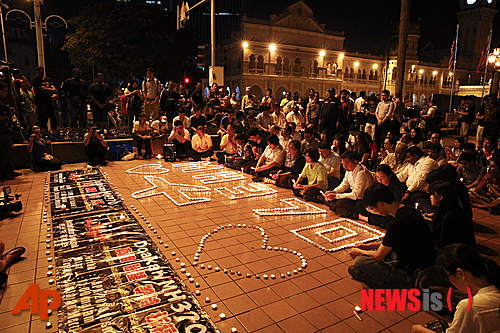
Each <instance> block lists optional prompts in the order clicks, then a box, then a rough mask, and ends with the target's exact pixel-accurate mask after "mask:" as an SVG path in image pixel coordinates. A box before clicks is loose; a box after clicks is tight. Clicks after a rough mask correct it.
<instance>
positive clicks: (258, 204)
mask: <svg viewBox="0 0 500 333" xmlns="http://www.w3.org/2000/svg"><path fill="white" fill-rule="evenodd" d="M157 162H158V161H157V160H153V161H151V163H157ZM139 164H144V161H128V162H110V163H109V164H108V166H106V167H105V168H104V171H105V172H107V173H108V175H109V177H110V178H111V180H112V182H113V185H114V186H116V187H117V188H118V191H119V192H120V194H122V196H123V197H124V199H125V201H124V202H125V204H126V205H127V206H128V207H129V208H130V205H134V206H135V207H137V208H138V209H139V211H140V212H141V213H142V214H143V215H144V216H146V217H147V219H148V220H149V221H150V222H151V224H152V225H153V226H154V227H155V228H156V230H158V235H161V236H162V240H163V241H164V242H165V243H167V244H168V245H169V247H168V248H164V247H163V246H162V247H161V249H162V251H163V252H164V254H165V256H166V257H167V259H169V261H170V262H171V264H172V266H173V267H174V268H175V269H176V270H177V273H178V274H179V275H180V276H181V277H185V275H184V274H182V273H181V272H180V269H181V267H180V262H184V263H186V268H187V272H189V273H191V274H192V276H193V277H194V278H195V280H196V281H197V282H199V283H200V287H199V288H195V287H194V285H193V284H190V283H189V282H187V278H185V280H186V284H187V286H188V287H189V288H190V289H191V290H192V291H193V292H194V290H195V289H200V290H201V296H198V298H199V301H200V303H201V304H202V306H203V307H204V309H205V310H206V311H207V313H208V314H209V315H210V316H211V317H212V319H213V320H214V321H215V322H216V325H217V327H218V328H219V329H220V330H221V332H231V328H233V327H235V328H237V329H238V332H266V333H271V332H291V333H293V332H301V333H302V332H409V328H410V327H411V325H413V323H426V322H427V321H429V320H431V319H433V317H432V316H431V315H429V314H428V313H424V312H418V313H412V312H409V311H406V312H370V313H362V314H360V315H361V317H362V319H363V320H362V321H359V320H358V319H357V318H356V317H355V315H354V313H353V309H354V306H355V305H358V304H359V298H360V293H359V290H360V288H361V284H360V283H359V282H357V281H355V280H353V279H351V278H350V276H349V274H348V273H347V267H348V266H349V265H350V263H351V261H352V260H351V259H350V257H349V256H348V255H347V253H346V251H339V252H335V253H330V254H329V253H325V252H323V251H321V250H319V249H317V248H315V247H313V246H311V245H310V244H308V243H306V242H304V241H302V240H300V239H299V238H297V237H295V236H293V235H292V234H291V233H290V232H289V230H290V229H293V228H298V227H303V226H307V225H311V224H315V223H319V222H322V221H329V220H333V219H335V218H337V216H336V215H335V214H334V213H333V212H331V211H328V213H327V214H326V215H315V216H277V217H276V216H271V217H262V216H257V215H256V214H254V213H253V212H252V209H254V208H273V207H277V206H279V200H280V199H284V198H288V197H291V196H292V193H291V191H288V190H283V189H278V192H277V193H276V194H273V195H270V196H264V197H257V198H247V199H239V200H233V201H232V200H229V199H228V198H227V197H225V196H223V195H221V194H220V193H217V192H215V191H213V190H212V193H211V195H210V197H211V199H212V201H210V202H206V203H199V204H194V205H187V206H183V207H177V206H176V205H175V204H174V203H173V202H171V201H170V200H169V199H167V198H166V197H164V196H157V197H152V198H146V199H140V200H135V199H133V198H132V196H131V193H132V192H135V191H138V190H141V189H143V188H146V187H149V186H150V184H149V183H148V182H146V181H145V180H144V179H143V177H142V176H140V175H130V174H126V173H125V170H127V169H129V168H131V167H134V166H137V165H139ZM162 164H163V165H165V166H166V167H167V168H169V169H170V172H169V173H167V174H165V175H162V176H163V177H165V178H166V179H169V180H172V181H175V182H176V183H186V184H197V185H201V184H200V183H198V182H197V181H195V180H194V179H192V175H191V174H184V173H182V172H180V171H178V170H173V168H171V166H170V163H165V162H162ZM84 166H85V165H84V164H73V165H68V166H65V168H68V169H69V168H75V167H84ZM22 172H23V176H21V177H18V178H17V179H16V180H14V181H9V182H5V183H4V184H2V185H3V186H5V185H10V186H11V188H12V192H13V193H21V194H22V195H23V196H22V197H21V201H22V202H23V206H24V209H23V211H22V214H20V215H19V216H18V217H14V218H7V219H4V220H3V221H0V239H2V240H3V241H4V242H5V243H6V247H7V249H9V248H12V247H14V246H24V247H26V248H27V252H26V255H25V256H26V257H27V259H26V260H24V261H22V262H20V263H18V264H16V265H13V266H12V267H11V268H10V270H9V279H8V284H7V287H6V288H5V289H4V290H3V291H1V292H0V331H1V332H16V333H19V332H56V331H57V319H56V316H55V315H53V316H51V317H50V318H49V321H50V322H52V323H53V327H52V328H51V329H47V328H46V326H45V325H46V322H44V321H41V320H40V319H39V317H38V315H31V314H29V313H28V312H27V311H24V312H22V313H21V314H20V315H11V314H10V311H11V310H12V308H13V307H14V305H15V304H16V302H17V301H18V300H19V298H20V296H21V295H22V294H23V293H24V290H25V289H26V287H27V286H28V285H29V284H30V283H35V282H36V283H40V284H41V287H44V288H45V287H48V286H49V284H48V277H47V275H46V273H47V266H48V263H47V260H46V255H45V250H46V249H45V246H46V243H45V239H46V226H45V225H43V224H41V220H42V219H41V214H42V208H43V202H42V199H43V186H44V174H35V173H33V172H31V171H30V170H23V171H22ZM246 178H247V180H246V182H250V181H251V180H250V176H248V175H247V176H246ZM243 183H245V181H243V182H242V181H235V182H230V183H225V184H224V186H237V185H240V184H243ZM207 186H208V187H210V188H211V189H213V188H215V187H219V186H220V184H213V185H207ZM474 221H475V224H476V237H477V241H478V244H479V249H480V251H481V252H483V253H485V254H487V255H489V256H490V257H491V258H492V259H493V260H495V261H497V262H500V259H499V256H498V251H499V250H500V237H499V232H500V218H499V217H498V216H491V215H489V214H488V213H487V212H485V211H482V210H476V209H475V210H474ZM228 223H240V224H252V225H258V226H260V227H262V228H264V229H265V231H266V233H267V234H268V236H269V241H268V245H270V246H273V247H274V246H278V247H287V248H290V249H294V250H296V251H299V252H301V253H302V254H303V255H304V257H305V258H306V259H307V261H308V267H307V269H305V270H304V271H303V272H300V273H299V274H293V273H292V276H291V277H287V278H285V279H282V278H280V273H284V274H286V272H292V271H293V270H294V269H296V268H297V267H298V266H299V265H300V261H299V260H298V258H297V257H296V256H294V255H291V254H284V253H283V252H279V251H269V250H263V249H261V245H262V238H261V235H260V233H259V231H257V230H255V229H243V228H236V229H229V230H224V231H220V232H218V233H217V234H213V235H212V236H211V237H210V238H208V239H207V241H206V244H205V248H204V251H203V252H202V253H201V254H200V258H199V262H198V265H197V266H193V265H192V263H193V255H194V253H195V252H196V250H197V248H198V244H199V242H200V239H201V238H202V237H203V235H205V234H206V233H207V232H208V231H210V230H212V229H213V228H215V227H217V226H220V225H224V224H228ZM147 232H148V233H150V236H151V238H152V239H153V240H154V241H158V239H157V237H156V236H157V235H156V234H153V232H152V231H150V230H149V229H147ZM172 251H174V252H176V254H175V256H172V254H171V253H172ZM177 257H179V258H180V262H176V261H175V260H174V259H175V258H177ZM201 264H204V266H205V268H201ZM208 265H211V267H212V269H211V270H209V269H208V268H207V267H208ZM217 266H218V267H221V268H226V269H228V270H233V271H234V272H237V271H241V272H251V273H257V274H260V275H261V276H262V275H263V274H268V275H269V276H270V274H275V275H276V276H277V278H276V279H270V278H269V279H263V278H261V279H255V278H254V277H252V278H247V277H246V276H245V274H242V275H241V276H239V275H237V274H233V275H232V274H224V273H223V272H222V271H220V272H215V269H214V268H215V267H217ZM205 297H210V299H211V304H213V303H216V304H217V305H218V308H217V310H213V309H212V308H211V306H210V304H207V303H206V302H205V301H204V300H205ZM221 312H224V313H225V314H226V317H227V319H226V320H223V321H221V320H220V319H219V314H220V313H221Z"/></svg>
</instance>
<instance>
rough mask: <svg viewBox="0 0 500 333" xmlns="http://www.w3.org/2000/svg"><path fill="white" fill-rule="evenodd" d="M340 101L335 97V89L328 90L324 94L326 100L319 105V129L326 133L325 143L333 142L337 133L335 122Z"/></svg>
mask: <svg viewBox="0 0 500 333" xmlns="http://www.w3.org/2000/svg"><path fill="white" fill-rule="evenodd" d="M339 113H340V101H339V100H338V99H337V98H336V97H335V88H330V89H328V90H327V92H326V98H325V101H324V102H323V104H322V105H321V110H320V113H319V129H320V131H321V132H323V131H325V130H326V131H327V132H326V141H328V142H333V139H334V138H335V133H336V132H337V130H336V129H337V122H338V120H339Z"/></svg>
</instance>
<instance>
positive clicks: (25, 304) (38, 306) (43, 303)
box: [11, 283, 61, 320]
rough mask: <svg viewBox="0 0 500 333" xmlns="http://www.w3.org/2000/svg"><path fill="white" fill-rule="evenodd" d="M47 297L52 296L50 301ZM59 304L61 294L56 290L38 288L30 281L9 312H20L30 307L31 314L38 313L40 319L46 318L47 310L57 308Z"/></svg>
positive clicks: (47, 317) (47, 315)
mask: <svg viewBox="0 0 500 333" xmlns="http://www.w3.org/2000/svg"><path fill="white" fill-rule="evenodd" d="M49 297H51V298H52V300H51V302H50V303H49ZM30 299H31V300H30ZM60 306H61V295H59V292H58V291H57V290H50V289H40V288H39V287H38V284H37V283H32V284H30V285H29V287H28V288H26V291H25V292H24V294H23V296H21V299H20V300H19V302H17V304H16V306H15V307H14V309H13V310H12V312H11V314H20V313H21V311H23V310H29V309H30V307H31V314H38V313H39V314H40V319H41V320H47V319H49V310H57V309H58V308H59V307H60Z"/></svg>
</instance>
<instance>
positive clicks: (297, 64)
mask: <svg viewBox="0 0 500 333" xmlns="http://www.w3.org/2000/svg"><path fill="white" fill-rule="evenodd" d="M293 74H294V75H302V61H301V60H300V58H295V61H294V64H293Z"/></svg>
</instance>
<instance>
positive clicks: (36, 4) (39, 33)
mask: <svg viewBox="0 0 500 333" xmlns="http://www.w3.org/2000/svg"><path fill="white" fill-rule="evenodd" d="M31 1H33V9H34V13H35V20H34V21H33V20H31V17H30V16H29V15H28V14H27V13H26V12H25V11H23V10H20V9H12V10H9V11H8V12H7V14H6V15H5V20H8V17H9V15H12V14H13V13H20V14H22V15H24V16H26V17H27V18H28V21H27V22H28V23H29V24H30V28H31V29H33V28H35V32H36V50H37V54H38V66H39V67H43V69H44V70H45V53H44V49H43V30H44V29H45V31H46V30H47V26H48V25H49V23H48V21H49V19H59V20H61V21H62V22H63V23H64V27H65V28H66V29H67V28H68V23H67V22H66V20H65V19H63V18H62V17H61V16H59V15H49V16H47V18H45V21H42V16H41V14H40V6H41V5H43V1H44V0H31ZM16 21H17V20H16ZM52 26H54V27H55V28H58V27H59V26H60V23H58V22H57V21H56V22H55V23H53V24H52ZM4 43H5V39H4ZM4 45H5V44H4ZM6 52H7V51H6ZM6 57H7V55H6Z"/></svg>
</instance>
